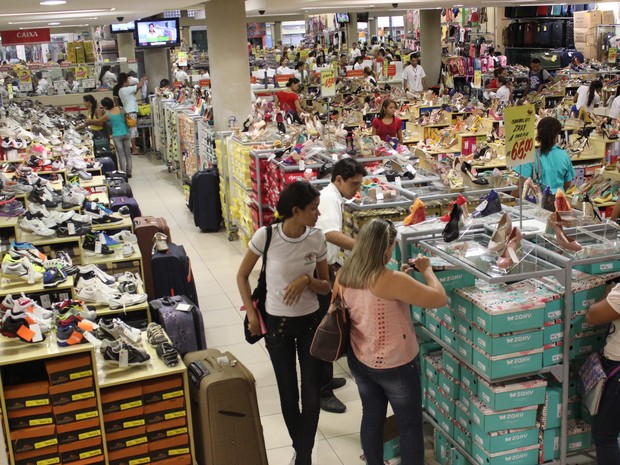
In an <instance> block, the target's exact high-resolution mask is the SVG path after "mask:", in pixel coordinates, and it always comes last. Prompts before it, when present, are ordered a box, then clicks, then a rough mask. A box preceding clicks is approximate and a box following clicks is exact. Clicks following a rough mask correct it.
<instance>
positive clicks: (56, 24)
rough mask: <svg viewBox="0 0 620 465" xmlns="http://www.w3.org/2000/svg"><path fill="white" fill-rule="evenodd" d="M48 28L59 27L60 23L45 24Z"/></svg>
mask: <svg viewBox="0 0 620 465" xmlns="http://www.w3.org/2000/svg"><path fill="white" fill-rule="evenodd" d="M47 25H48V26H60V23H47Z"/></svg>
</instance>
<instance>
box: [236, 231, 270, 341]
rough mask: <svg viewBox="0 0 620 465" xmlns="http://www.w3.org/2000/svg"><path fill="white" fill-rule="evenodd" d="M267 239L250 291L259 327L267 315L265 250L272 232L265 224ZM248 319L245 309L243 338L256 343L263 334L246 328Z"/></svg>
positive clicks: (262, 324)
mask: <svg viewBox="0 0 620 465" xmlns="http://www.w3.org/2000/svg"><path fill="white" fill-rule="evenodd" d="M265 229H266V231H267V241H266V242H265V251H264V252H263V266H262V267H261V269H260V275H259V276H258V284H257V285H256V288H255V289H254V291H253V292H252V302H254V308H255V309H256V311H258V318H259V319H260V320H261V328H263V327H264V321H265V319H266V317H267V309H266V308H265V303H266V301H267V277H266V276H265V275H266V269H267V250H268V249H269V245H270V244H271V236H272V234H273V230H272V228H271V226H267V227H266V228H265ZM248 325H249V321H248V315H247V311H246V315H245V319H244V320H243V330H244V332H245V340H246V341H247V342H249V343H250V344H256V343H257V342H258V341H260V340H261V339H262V338H263V337H264V336H265V335H264V334H259V335H258V336H255V335H254V334H252V333H250V330H249V329H248Z"/></svg>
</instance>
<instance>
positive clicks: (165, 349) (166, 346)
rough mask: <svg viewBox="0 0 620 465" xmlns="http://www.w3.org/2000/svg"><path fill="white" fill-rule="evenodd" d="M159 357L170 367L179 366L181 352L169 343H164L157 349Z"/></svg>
mask: <svg viewBox="0 0 620 465" xmlns="http://www.w3.org/2000/svg"><path fill="white" fill-rule="evenodd" d="M155 352H157V356H158V357H159V358H160V359H162V361H163V362H164V363H165V364H166V366H169V367H175V366H177V365H178V364H179V352H178V351H177V350H176V349H175V348H174V347H173V345H172V344H170V343H169V342H162V343H161V344H159V345H158V346H157V349H155Z"/></svg>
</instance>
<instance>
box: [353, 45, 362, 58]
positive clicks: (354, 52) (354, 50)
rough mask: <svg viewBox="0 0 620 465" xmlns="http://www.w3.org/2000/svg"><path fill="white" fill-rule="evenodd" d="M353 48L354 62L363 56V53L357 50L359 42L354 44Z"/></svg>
mask: <svg viewBox="0 0 620 465" xmlns="http://www.w3.org/2000/svg"><path fill="white" fill-rule="evenodd" d="M351 47H352V48H351V61H352V62H353V61H355V59H356V58H357V57H359V56H362V51H361V50H360V49H359V48H357V42H353V44H352V45H351Z"/></svg>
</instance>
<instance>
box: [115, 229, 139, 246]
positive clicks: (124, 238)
mask: <svg viewBox="0 0 620 465" xmlns="http://www.w3.org/2000/svg"><path fill="white" fill-rule="evenodd" d="M110 237H111V238H112V239H114V240H115V241H118V242H129V243H130V244H137V243H138V236H136V235H135V234H133V233H132V232H131V231H128V230H127V229H123V230H122V231H121V232H119V233H116V234H114V235H112V236H110Z"/></svg>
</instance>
